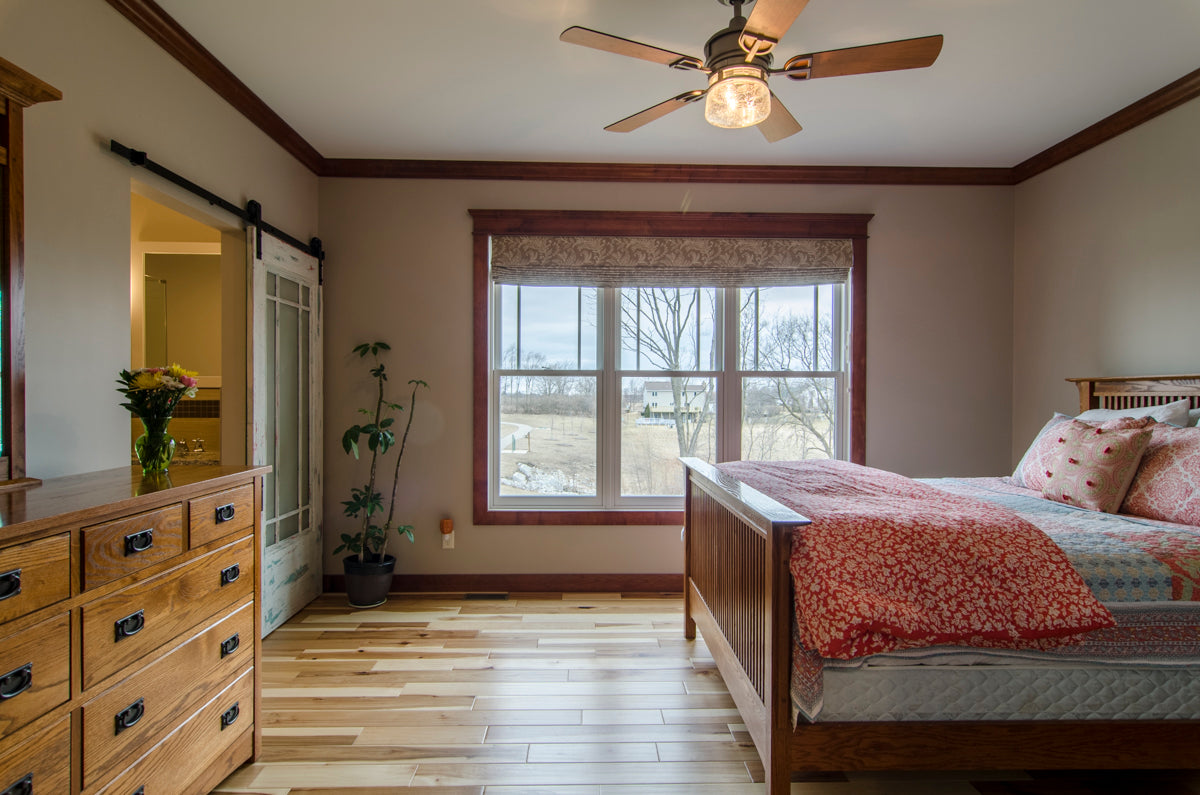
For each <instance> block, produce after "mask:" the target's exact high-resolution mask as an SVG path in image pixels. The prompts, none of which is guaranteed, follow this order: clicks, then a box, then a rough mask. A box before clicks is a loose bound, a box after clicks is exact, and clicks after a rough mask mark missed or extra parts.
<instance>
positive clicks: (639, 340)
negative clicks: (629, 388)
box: [620, 287, 719, 370]
mask: <svg viewBox="0 0 1200 795" xmlns="http://www.w3.org/2000/svg"><path fill="white" fill-rule="evenodd" d="M620 302H621V364H620V369H622V370H713V369H716V368H717V367H718V366H719V363H718V362H717V361H716V351H715V348H714V345H713V340H714V339H715V331H716V319H715V318H716V303H717V290H716V289H715V288H711V287H626V288H622V289H621V291H620Z"/></svg>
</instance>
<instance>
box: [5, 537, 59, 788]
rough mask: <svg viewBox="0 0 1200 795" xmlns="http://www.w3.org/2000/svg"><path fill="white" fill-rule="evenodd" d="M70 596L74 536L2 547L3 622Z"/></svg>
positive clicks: (43, 539)
mask: <svg viewBox="0 0 1200 795" xmlns="http://www.w3.org/2000/svg"><path fill="white" fill-rule="evenodd" d="M70 595H71V537H70V535H68V534H67V533H61V534H59V535H56V536H50V537H49V538H42V539H39V540H37V541H31V542H29V543H28V544H17V545H16V546H11V547H4V548H3V549H0V622H2V621H10V620H12V619H14V618H16V617H17V616H23V615H25V614H26V613H32V612H33V611H34V610H37V609H39V608H42V607H45V606H46V605H52V604H54V603H55V602H58V601H60V600H62V599H66V598H67V597H68V596H70ZM0 792H3V790H0Z"/></svg>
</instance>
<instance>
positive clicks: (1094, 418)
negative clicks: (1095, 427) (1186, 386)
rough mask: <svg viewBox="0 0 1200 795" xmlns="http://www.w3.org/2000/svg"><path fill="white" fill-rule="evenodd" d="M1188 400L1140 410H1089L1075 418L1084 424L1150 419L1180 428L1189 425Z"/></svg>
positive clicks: (1184, 399) (1183, 399) (1145, 407)
mask: <svg viewBox="0 0 1200 795" xmlns="http://www.w3.org/2000/svg"><path fill="white" fill-rule="evenodd" d="M1188 403H1189V401H1188V399H1187V398H1182V399H1180V400H1176V401H1175V402H1174V403H1164V404H1163V405H1161V406H1144V407H1142V408H1138V409H1089V410H1088V411H1085V412H1083V413H1082V414H1078V415H1076V416H1075V419H1077V420H1083V421H1084V422H1104V421H1106V420H1115V419H1117V418H1119V417H1150V418H1152V419H1155V420H1158V421H1159V422H1167V423H1170V424H1171V425H1179V426H1180V427H1182V426H1185V425H1187V424H1188V421H1189V417H1188Z"/></svg>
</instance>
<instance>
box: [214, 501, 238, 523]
mask: <svg viewBox="0 0 1200 795" xmlns="http://www.w3.org/2000/svg"><path fill="white" fill-rule="evenodd" d="M235 511H236V509H235V508H234V507H233V503H232V502H231V503H228V504H226V505H219V506H217V517H216V523H217V524H221V523H222V522H228V521H230V520H231V519H233V514H234V513H235Z"/></svg>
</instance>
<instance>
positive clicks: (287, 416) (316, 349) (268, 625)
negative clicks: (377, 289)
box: [247, 227, 323, 635]
mask: <svg viewBox="0 0 1200 795" xmlns="http://www.w3.org/2000/svg"><path fill="white" fill-rule="evenodd" d="M248 234H249V237H248V246H249V254H248V256H247V261H248V262H251V263H253V266H252V267H251V268H250V269H249V270H250V280H251V283H250V290H249V295H250V323H249V329H250V357H249V358H250V363H249V369H250V373H249V375H250V379H249V380H250V395H251V402H250V416H251V428H250V433H249V439H250V451H249V455H250V461H251V463H253V464H270V465H271V473H270V474H269V475H267V476H266V478H265V479H264V483H263V550H262V552H263V557H262V560H263V571H262V590H263V594H262V597H263V598H262V626H263V634H264V635H266V634H267V633H269V632H271V631H272V630H273V629H275V628H276V627H278V626H279V625H280V624H282V623H283V622H284V621H286V620H287V619H288V618H289V617H290V616H292V615H293V614H295V613H296V611H298V610H299V609H300V608H302V607H303V606H304V605H306V604H308V603H309V602H311V601H312V600H313V599H314V598H316V597H317V596H318V595H319V594H320V593H321V579H322V578H321V573H322V572H321V560H322V554H323V545H322V542H321V482H322V470H321V348H322V344H321V286H320V283H319V267H320V265H319V263H318V261H317V260H316V258H314V257H311V256H309V255H308V254H307V253H305V252H302V251H299V250H297V249H295V248H292V247H291V246H289V245H287V244H285V243H283V242H281V241H279V240H276V239H275V238H273V237H271V236H270V235H268V234H265V233H264V234H262V235H261V236H260V235H258V233H257V230H256V229H254V228H253V227H251V228H250V229H249V230H248ZM259 240H261V246H260V245H259Z"/></svg>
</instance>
